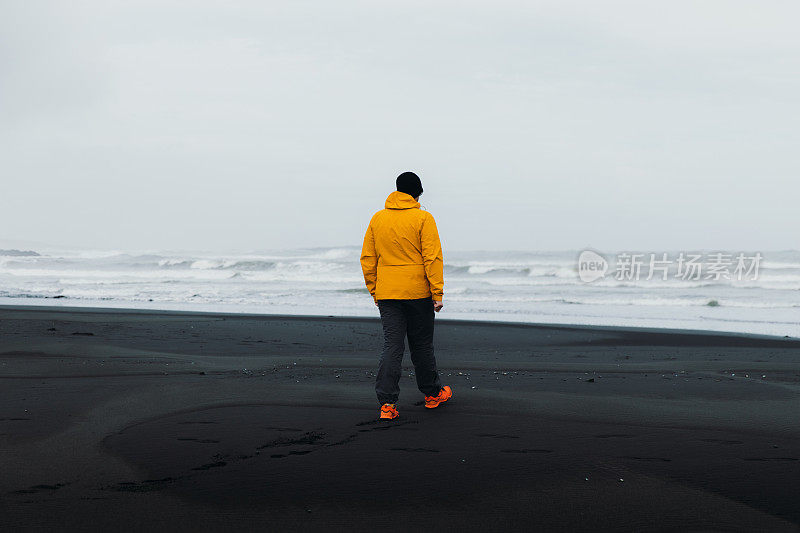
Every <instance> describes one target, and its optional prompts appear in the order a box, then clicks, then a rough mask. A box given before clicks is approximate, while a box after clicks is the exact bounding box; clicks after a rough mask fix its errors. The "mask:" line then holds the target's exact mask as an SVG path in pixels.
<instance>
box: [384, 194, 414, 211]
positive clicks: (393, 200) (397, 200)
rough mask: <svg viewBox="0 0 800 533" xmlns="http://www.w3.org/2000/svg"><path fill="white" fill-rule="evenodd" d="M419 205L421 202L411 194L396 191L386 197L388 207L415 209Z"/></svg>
mask: <svg viewBox="0 0 800 533" xmlns="http://www.w3.org/2000/svg"><path fill="white" fill-rule="evenodd" d="M415 207H416V208H418V207H419V202H418V201H416V200H414V197H413V196H411V195H410V194H406V193H404V192H400V191H394V192H393V193H392V194H390V195H389V197H388V198H386V209H414V208H415Z"/></svg>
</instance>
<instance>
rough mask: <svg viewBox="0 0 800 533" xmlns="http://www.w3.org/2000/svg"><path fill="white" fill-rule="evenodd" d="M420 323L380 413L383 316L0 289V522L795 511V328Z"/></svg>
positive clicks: (50, 524) (699, 517) (658, 519)
mask: <svg viewBox="0 0 800 533" xmlns="http://www.w3.org/2000/svg"><path fill="white" fill-rule="evenodd" d="M445 312H446V311H445ZM443 316H446V315H444V314H443ZM436 327H437V339H436V349H437V352H436V353H437V358H438V360H439V366H440V370H441V371H442V374H443V382H444V383H446V384H450V385H451V386H452V387H453V391H454V398H453V400H451V402H450V403H448V404H447V405H445V406H443V407H442V408H440V409H435V410H426V409H424V407H423V406H422V405H421V403H420V401H421V400H422V397H421V395H420V394H419V392H418V391H416V388H415V386H414V379H413V376H411V375H410V373H411V372H412V370H413V369H412V368H411V366H410V360H409V358H408V357H406V364H407V365H408V367H407V369H406V371H405V372H404V377H403V379H402V381H401V388H402V392H401V397H400V402H399V404H398V407H399V409H400V418H399V419H398V420H396V421H394V422H390V423H378V422H377V420H376V417H377V414H378V406H377V402H376V400H375V396H374V391H373V382H374V372H375V370H376V363H377V357H378V353H379V351H380V346H381V342H382V341H381V331H380V326H379V322H378V321H377V319H358V318H352V319H348V318H309V317H280V316H253V315H220V314H201V313H175V312H152V311H119V310H101V309H75V308H44V307H36V308H34V307H28V308H22V307H0V448H1V449H2V454H0V472H2V477H1V478H0V529H3V530H12V529H21V530H26V529H32V530H44V529H51V528H58V529H66V530H81V529H82V530H93V531H132V530H167V529H168V530H186V531H189V530H197V529H203V530H233V529H238V530H284V529H286V528H293V529H297V530H350V529H352V530H380V531H404V530H412V529H417V530H419V529H423V528H424V530H426V531H437V530H447V531H450V530H506V529H511V528H515V529H517V528H524V529H525V530H543V531H555V530H564V531H598V530H618V531H798V530H800V440H799V439H798V437H800V429H798V423H800V341H797V340H788V339H778V338H768V337H757V336H746V335H726V334H711V333H699V332H675V331H645V330H624V329H618V328H581V327H552V326H531V325H515V324H498V323H480V322H463V321H447V320H442V319H441V318H437V326H436Z"/></svg>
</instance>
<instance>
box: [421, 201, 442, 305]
mask: <svg viewBox="0 0 800 533" xmlns="http://www.w3.org/2000/svg"><path fill="white" fill-rule="evenodd" d="M420 240H421V242H422V260H423V262H424V263H425V275H426V276H427V278H428V283H429V284H430V286H431V295H432V297H433V299H434V300H437V301H442V298H443V297H444V260H443V259H442V243H441V242H440V241H439V230H437V229H436V221H435V220H434V219H433V216H431V215H428V216H427V217H425V220H423V222H422V228H421V229H420Z"/></svg>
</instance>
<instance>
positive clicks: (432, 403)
mask: <svg viewBox="0 0 800 533" xmlns="http://www.w3.org/2000/svg"><path fill="white" fill-rule="evenodd" d="M452 397H453V391H452V390H451V389H450V386H449V385H445V386H444V387H442V390H440V391H439V394H437V395H436V396H425V407H427V408H428V409H433V408H434V407H439V404H440V403H444V402H446V401H447V400H449V399H450V398H452Z"/></svg>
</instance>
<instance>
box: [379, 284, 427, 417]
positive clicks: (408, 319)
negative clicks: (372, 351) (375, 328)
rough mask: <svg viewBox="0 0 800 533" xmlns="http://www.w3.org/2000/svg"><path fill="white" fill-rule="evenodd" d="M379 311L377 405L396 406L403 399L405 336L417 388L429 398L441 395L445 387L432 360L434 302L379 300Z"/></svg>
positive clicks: (421, 300)
mask: <svg viewBox="0 0 800 533" xmlns="http://www.w3.org/2000/svg"><path fill="white" fill-rule="evenodd" d="M378 309H380V312H381V323H382V324H383V353H382V354H381V363H380V367H379V368H378V376H377V378H376V379H375V392H376V393H377V394H378V402H380V403H381V404H384V403H395V402H397V398H398V396H399V395H400V385H399V381H400V372H401V366H402V364H403V352H404V351H405V348H406V346H405V338H406V336H408V348H409V350H410V351H411V362H412V363H414V373H415V374H416V376H417V387H418V388H419V390H420V392H422V393H423V394H424V395H426V396H436V395H437V394H439V391H440V390H441V388H442V384H441V381H440V380H439V372H438V370H437V369H436V358H435V357H434V356H433V317H434V311H433V300H432V299H431V298H430V297H427V298H420V299H418V300H378Z"/></svg>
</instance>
